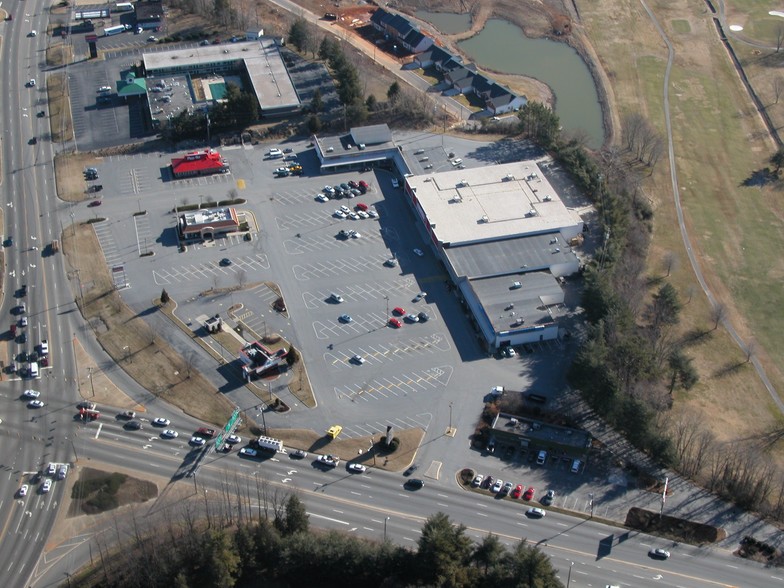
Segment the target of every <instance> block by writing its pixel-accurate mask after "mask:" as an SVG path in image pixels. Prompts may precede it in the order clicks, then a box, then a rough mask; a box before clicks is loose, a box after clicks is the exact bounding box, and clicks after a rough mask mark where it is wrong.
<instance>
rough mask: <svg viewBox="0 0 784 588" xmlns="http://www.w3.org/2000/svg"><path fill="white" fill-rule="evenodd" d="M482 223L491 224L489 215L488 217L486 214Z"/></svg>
mask: <svg viewBox="0 0 784 588" xmlns="http://www.w3.org/2000/svg"><path fill="white" fill-rule="evenodd" d="M482 222H483V223H489V222H490V219H489V218H487V215H486V214H485V215H483V216H482Z"/></svg>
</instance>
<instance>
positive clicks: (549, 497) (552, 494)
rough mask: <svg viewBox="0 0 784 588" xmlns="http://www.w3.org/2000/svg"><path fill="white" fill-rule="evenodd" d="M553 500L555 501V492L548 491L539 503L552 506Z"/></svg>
mask: <svg viewBox="0 0 784 588" xmlns="http://www.w3.org/2000/svg"><path fill="white" fill-rule="evenodd" d="M554 499H555V490H548V491H547V494H545V495H544V496H542V498H541V499H540V500H539V502H541V503H542V504H545V505H547V504H552V503H553V500H554Z"/></svg>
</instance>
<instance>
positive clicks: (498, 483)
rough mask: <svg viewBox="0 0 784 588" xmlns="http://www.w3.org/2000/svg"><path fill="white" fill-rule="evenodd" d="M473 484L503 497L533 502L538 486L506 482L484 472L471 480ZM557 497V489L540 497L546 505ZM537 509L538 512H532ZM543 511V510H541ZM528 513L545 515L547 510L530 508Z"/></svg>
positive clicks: (474, 486) (540, 500)
mask: <svg viewBox="0 0 784 588" xmlns="http://www.w3.org/2000/svg"><path fill="white" fill-rule="evenodd" d="M471 486H472V487H473V488H480V489H485V490H489V491H490V492H492V493H493V494H496V495H497V496H499V497H501V498H503V497H506V496H509V497H510V498H512V499H514V500H520V499H522V500H524V501H526V502H533V500H534V497H535V496H536V488H534V487H533V486H528V487H527V488H526V486H525V484H517V485H515V484H514V482H504V481H503V480H501V479H500V478H499V479H496V478H493V476H485V475H484V474H476V476H474V479H473V480H472V481H471ZM554 499H555V490H548V491H547V493H546V494H545V495H544V496H543V497H542V498H540V499H539V502H540V503H541V504H544V505H550V504H552V503H553V500H554ZM532 511H536V512H532ZM539 511H541V512H539ZM527 514H529V515H531V516H539V517H543V516H545V511H543V510H542V509H538V508H534V509H529V511H528V512H527Z"/></svg>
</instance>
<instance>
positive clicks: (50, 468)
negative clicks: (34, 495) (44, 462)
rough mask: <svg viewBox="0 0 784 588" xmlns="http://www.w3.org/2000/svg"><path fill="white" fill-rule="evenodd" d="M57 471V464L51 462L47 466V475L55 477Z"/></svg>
mask: <svg viewBox="0 0 784 588" xmlns="http://www.w3.org/2000/svg"><path fill="white" fill-rule="evenodd" d="M56 471H57V464H56V463H54V462H51V461H50V462H49V465H48V466H46V475H47V476H53V475H54V474H55V472H56Z"/></svg>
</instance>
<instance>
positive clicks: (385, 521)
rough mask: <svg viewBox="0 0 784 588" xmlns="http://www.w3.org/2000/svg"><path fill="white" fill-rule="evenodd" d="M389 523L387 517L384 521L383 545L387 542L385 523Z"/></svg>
mask: <svg viewBox="0 0 784 588" xmlns="http://www.w3.org/2000/svg"><path fill="white" fill-rule="evenodd" d="M388 522H389V517H387V518H385V519H384V543H386V541H387V523H388Z"/></svg>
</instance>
